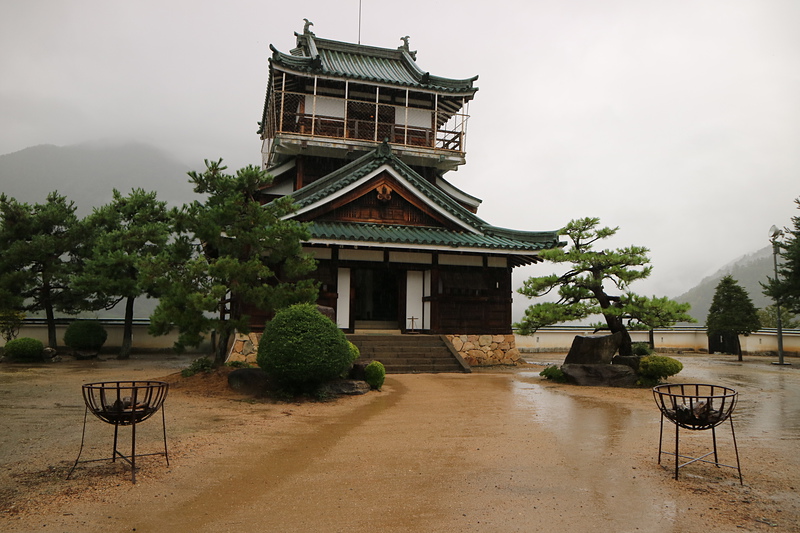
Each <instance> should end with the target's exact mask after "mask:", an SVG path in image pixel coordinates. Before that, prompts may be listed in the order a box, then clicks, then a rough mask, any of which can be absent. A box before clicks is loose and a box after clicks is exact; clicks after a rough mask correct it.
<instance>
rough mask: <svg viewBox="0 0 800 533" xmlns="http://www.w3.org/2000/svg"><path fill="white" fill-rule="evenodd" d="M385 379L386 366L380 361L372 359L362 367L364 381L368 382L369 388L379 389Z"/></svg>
mask: <svg viewBox="0 0 800 533" xmlns="http://www.w3.org/2000/svg"><path fill="white" fill-rule="evenodd" d="M385 379H386V367H384V366H383V363H381V362H380V361H372V362H371V363H370V364H368V365H367V366H366V367H365V368H364V381H366V382H367V383H368V384H369V386H370V388H372V389H375V390H381V387H383V382H384V380H385Z"/></svg>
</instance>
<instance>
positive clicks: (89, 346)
mask: <svg viewBox="0 0 800 533" xmlns="http://www.w3.org/2000/svg"><path fill="white" fill-rule="evenodd" d="M107 338H108V333H107V332H106V328H104V327H103V325H102V324H101V323H100V322H98V321H97V320H76V321H75V322H73V323H72V324H70V325H69V327H68V328H67V331H66V332H64V344H66V345H67V346H69V347H70V348H72V349H73V350H85V351H100V348H102V347H103V344H105V342H106V339H107Z"/></svg>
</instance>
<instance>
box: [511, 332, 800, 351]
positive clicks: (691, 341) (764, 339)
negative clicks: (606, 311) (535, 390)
mask: <svg viewBox="0 0 800 533" xmlns="http://www.w3.org/2000/svg"><path fill="white" fill-rule="evenodd" d="M593 333H594V329H593V328H582V327H580V326H553V327H548V328H542V329H540V330H538V331H537V332H536V333H534V334H533V335H529V336H525V335H516V341H517V348H518V349H519V350H520V351H523V352H568V351H569V347H570V346H571V345H572V340H573V339H574V338H575V336H576V335H592V334H593ZM782 337H783V351H784V354H787V355H796V356H800V330H788V331H784V332H783V335H782ZM631 338H632V339H633V342H647V341H648V332H647V331H632V332H631ZM654 340H655V345H656V350H661V351H665V352H676V351H688V352H707V351H708V337H707V336H706V330H705V329H704V328H693V327H687V328H675V329H669V330H655V332H654ZM739 341H740V342H741V344H742V352H743V353H748V354H760V353H761V354H764V353H777V352H778V335H777V331H776V330H774V329H764V330H760V331H757V332H756V333H753V334H752V335H748V336H746V337H745V336H744V335H740V336H739Z"/></svg>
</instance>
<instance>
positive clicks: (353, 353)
mask: <svg viewBox="0 0 800 533" xmlns="http://www.w3.org/2000/svg"><path fill="white" fill-rule="evenodd" d="M347 344H348V347H349V348H350V364H351V365H352V364H353V363H355V362H356V361H358V358H359V357H361V350H359V349H358V346H356V345H355V344H353V343H352V342H350V341H347Z"/></svg>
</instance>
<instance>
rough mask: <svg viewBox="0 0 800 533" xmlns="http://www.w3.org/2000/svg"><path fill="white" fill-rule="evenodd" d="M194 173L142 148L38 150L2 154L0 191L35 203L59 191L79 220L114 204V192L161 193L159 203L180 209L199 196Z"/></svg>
mask: <svg viewBox="0 0 800 533" xmlns="http://www.w3.org/2000/svg"><path fill="white" fill-rule="evenodd" d="M189 170H190V168H189V167H187V166H186V165H185V164H183V163H181V162H179V161H177V160H176V159H174V158H173V157H171V156H170V155H169V154H167V153H166V152H164V151H162V150H159V149H158V148H155V147H153V146H149V145H146V144H141V143H115V144H104V143H86V144H77V145H71V146H54V145H39V146H33V147H30V148H25V149H24V150H20V151H19V152H14V153H11V154H5V155H0V192H3V193H5V194H6V195H8V196H11V197H13V198H16V199H17V200H18V201H20V202H27V203H31V204H33V203H44V202H45V201H46V199H47V195H48V194H49V193H51V192H52V191H58V192H59V193H60V194H62V195H64V196H66V197H67V199H68V200H71V201H73V202H75V206H76V207H77V213H78V216H85V215H87V214H89V213H91V211H92V208H93V207H98V206H101V205H104V204H107V203H108V202H110V201H111V199H112V190H113V189H115V188H116V189H117V190H119V191H120V192H121V193H122V194H123V195H125V194H127V193H129V192H130V191H131V189H133V188H142V189H144V190H146V191H156V192H157V193H158V198H159V199H160V200H164V201H167V202H168V203H169V204H170V205H181V204H183V203H184V202H188V201H190V200H192V199H194V196H195V193H194V192H193V191H192V187H191V185H190V184H189V181H188V179H189V178H188V177H187V176H186V173H187V172H188V171H189Z"/></svg>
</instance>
